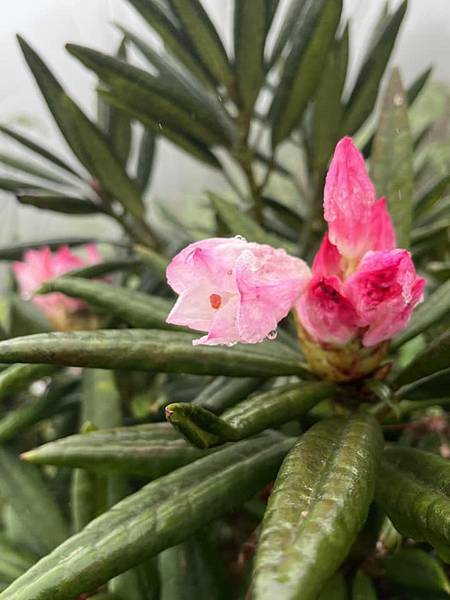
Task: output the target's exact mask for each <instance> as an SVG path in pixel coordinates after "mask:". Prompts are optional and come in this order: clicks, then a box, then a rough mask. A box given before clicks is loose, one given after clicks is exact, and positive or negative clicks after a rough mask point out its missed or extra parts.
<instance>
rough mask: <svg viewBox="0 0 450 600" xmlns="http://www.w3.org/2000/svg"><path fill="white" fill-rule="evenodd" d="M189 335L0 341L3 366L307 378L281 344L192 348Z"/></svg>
mask: <svg viewBox="0 0 450 600" xmlns="http://www.w3.org/2000/svg"><path fill="white" fill-rule="evenodd" d="M196 337H197V336H196V335H195V334H194V335H193V334H190V333H181V332H172V331H158V330H149V329H130V330H124V329H119V330H104V331H102V330H99V331H96V332H90V331H89V332H87V331H84V332H83V331H80V332H74V333H59V332H58V333H49V334H38V335H33V336H25V337H21V338H14V339H12V340H6V341H3V342H0V362H8V363H17V362H23V363H41V364H42V363H45V364H55V365H68V366H78V367H92V368H97V369H124V370H128V369H131V370H138V371H139V370H143V371H163V372H168V373H197V374H199V375H229V376H231V377H270V376H273V375H300V376H302V375H304V374H305V372H306V370H305V366H304V365H303V364H302V363H301V361H300V360H299V357H298V356H297V355H296V354H295V353H294V352H291V351H289V350H287V348H285V347H284V346H282V345H281V344H272V343H271V342H268V343H266V344H259V345H258V346H255V347H254V348H252V349H251V350H250V349H249V347H248V346H245V345H236V346H233V347H232V348H226V347H222V346H214V347H205V346H193V345H192V340H193V339H195V338H196Z"/></svg>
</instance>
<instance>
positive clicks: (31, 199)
mask: <svg viewBox="0 0 450 600" xmlns="http://www.w3.org/2000/svg"><path fill="white" fill-rule="evenodd" d="M17 200H18V201H19V202H20V203H21V204H24V205H25V206H34V207H35V208H40V209H44V210H52V211H55V212H59V213H64V214H68V215H92V214H97V213H99V212H101V211H100V207H98V206H96V205H95V204H94V203H93V202H91V201H90V200H87V199H85V198H76V197H74V196H58V195H56V194H52V195H43V194H39V195H32V194H19V195H18V196H17Z"/></svg>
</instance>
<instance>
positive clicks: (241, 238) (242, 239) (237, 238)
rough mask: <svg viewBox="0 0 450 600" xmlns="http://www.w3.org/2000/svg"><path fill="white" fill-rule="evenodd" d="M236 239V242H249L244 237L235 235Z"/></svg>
mask: <svg viewBox="0 0 450 600" xmlns="http://www.w3.org/2000/svg"><path fill="white" fill-rule="evenodd" d="M234 239H235V240H240V241H241V242H246V241H247V240H246V239H245V237H244V236H243V235H235V236H234Z"/></svg>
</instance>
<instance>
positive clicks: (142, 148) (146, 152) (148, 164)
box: [136, 129, 156, 192]
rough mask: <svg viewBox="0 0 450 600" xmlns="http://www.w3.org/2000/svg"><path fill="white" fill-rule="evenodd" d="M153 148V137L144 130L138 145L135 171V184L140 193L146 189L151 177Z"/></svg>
mask: <svg viewBox="0 0 450 600" xmlns="http://www.w3.org/2000/svg"><path fill="white" fill-rule="evenodd" d="M155 146H156V141H155V135H154V134H153V133H152V132H151V131H149V130H148V129H144V131H143V132H142V138H141V143H140V145H139V151H138V164H137V169H136V183H137V185H138V186H139V189H140V190H141V191H142V192H144V191H145V190H146V189H147V188H148V186H149V184H150V180H151V177H152V171H153V163H154V160H155V150H156V147H155Z"/></svg>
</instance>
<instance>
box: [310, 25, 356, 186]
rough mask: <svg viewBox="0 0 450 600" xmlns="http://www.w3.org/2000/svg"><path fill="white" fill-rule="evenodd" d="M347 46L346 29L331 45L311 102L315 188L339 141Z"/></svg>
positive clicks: (320, 182) (320, 181) (320, 180)
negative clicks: (312, 102)
mask: <svg viewBox="0 0 450 600" xmlns="http://www.w3.org/2000/svg"><path fill="white" fill-rule="evenodd" d="M348 45H349V38H348V25H347V27H346V28H345V30H344V32H343V34H342V35H341V37H340V38H339V39H338V40H335V42H334V43H333V46H332V48H331V51H330V53H329V55H328V58H327V61H326V63H325V66H324V69H323V73H322V77H321V79H320V83H319V86H318V88H317V92H316V95H315V98H314V104H313V116H312V131H311V146H312V148H311V153H312V166H313V169H314V171H315V173H316V178H317V184H318V185H321V184H322V178H323V176H324V173H325V170H326V168H327V165H328V162H329V160H330V158H331V155H332V153H333V150H334V147H335V145H336V143H337V141H338V139H339V133H340V128H341V116H342V101H341V98H342V92H343V90H344V85H345V79H346V75H347V64H348Z"/></svg>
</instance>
